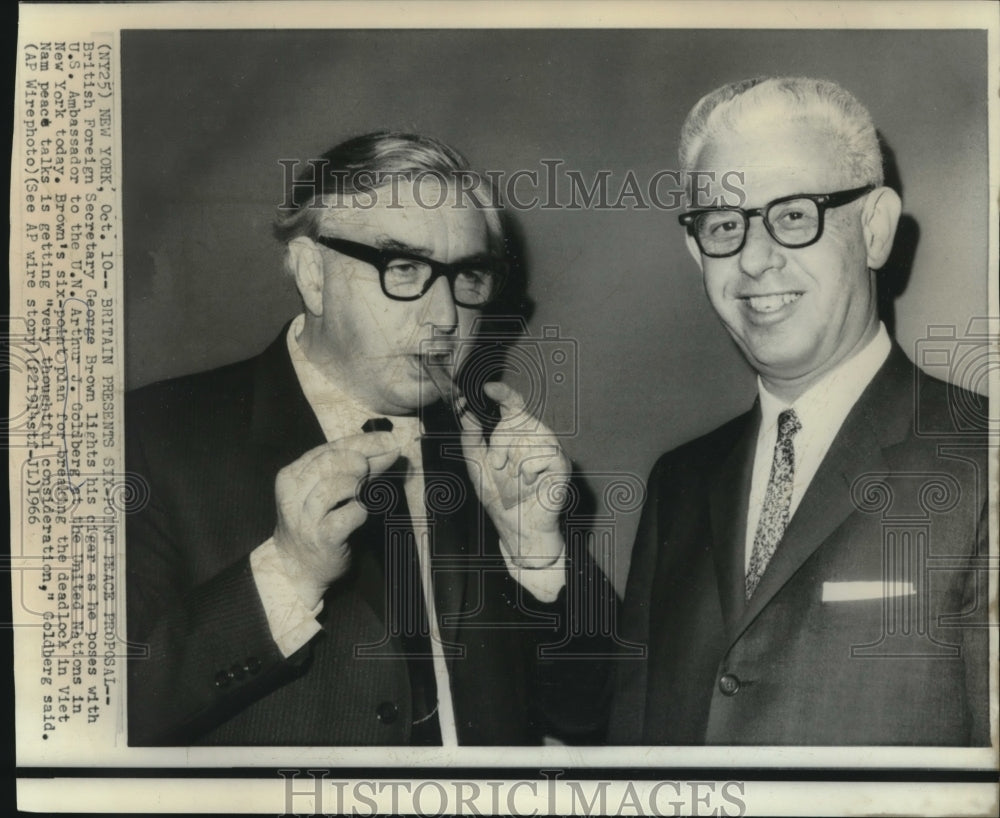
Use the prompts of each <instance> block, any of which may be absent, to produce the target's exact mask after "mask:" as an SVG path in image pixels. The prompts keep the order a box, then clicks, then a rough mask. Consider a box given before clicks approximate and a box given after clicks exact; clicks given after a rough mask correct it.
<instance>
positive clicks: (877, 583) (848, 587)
mask: <svg viewBox="0 0 1000 818" xmlns="http://www.w3.org/2000/svg"><path fill="white" fill-rule="evenodd" d="M916 592H917V589H916V588H914V587H913V583H912V582H886V581H885V580H881V579H876V580H871V581H868V580H863V581H859V582H824V583H823V601H824V602H857V601H858V600H862V599H892V598H894V597H900V596H912V595H913V594H915V593H916Z"/></svg>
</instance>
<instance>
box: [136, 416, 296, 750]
mask: <svg viewBox="0 0 1000 818" xmlns="http://www.w3.org/2000/svg"><path fill="white" fill-rule="evenodd" d="M126 453H127V458H128V463H129V470H130V471H131V472H132V473H133V474H135V475H137V476H138V477H141V478H142V479H144V480H146V481H147V483H148V484H149V485H148V491H149V501H148V503H147V504H146V506H145V507H143V508H141V509H138V510H137V511H136V512H135V513H132V514H130V515H129V517H128V518H127V526H126V528H127V531H126V543H127V546H126V547H127V557H126V560H127V561H126V572H127V608H128V612H127V613H128V633H129V640H130V656H129V661H128V683H129V686H128V718H129V741H130V743H131V744H133V745H156V744H188V743H191V742H192V740H194V739H195V738H197V737H198V736H199V735H201V734H203V733H204V732H206V731H208V730H210V729H212V728H213V727H214V726H216V725H218V724H219V723H221V722H222V721H224V720H225V719H226V718H228V716H229V715H231V714H232V713H234V712H236V711H238V710H240V709H242V708H243V707H245V706H246V705H247V704H248V703H250V702H251V701H254V700H255V699H257V698H259V697H260V696H262V695H264V694H265V693H267V692H268V691H269V690H272V689H274V688H275V687H276V686H278V685H280V684H282V683H283V682H284V681H285V680H286V679H287V678H288V677H289V674H290V673H291V674H294V672H295V669H296V667H297V666H299V665H301V663H302V662H303V661H304V659H305V658H306V656H307V654H308V650H309V648H308V646H306V647H304V648H303V649H302V650H300V651H298V652H297V653H295V654H293V655H292V656H291V657H289V658H288V659H285V657H284V656H283V655H282V653H281V651H280V650H279V649H278V646H277V645H276V644H275V642H274V639H273V638H272V636H271V632H270V628H269V626H268V620H267V616H266V614H265V612H264V609H263V606H262V605H261V601H260V596H259V594H258V592H257V588H256V585H255V583H254V578H253V573H252V570H251V567H250V561H249V558H248V557H244V558H242V559H239V560H237V561H236V562H234V563H233V564H232V565H230V566H229V567H228V568H226V569H224V570H222V571H221V572H220V573H218V574H217V575H215V576H213V577H212V578H210V579H209V580H207V581H205V582H202V583H200V584H198V585H195V586H193V587H192V586H191V584H190V582H189V581H188V578H187V576H188V574H187V571H188V568H187V566H186V562H185V560H184V559H182V554H181V553H180V550H179V547H178V543H177V542H176V540H175V537H174V536H173V534H172V529H171V524H170V519H169V515H167V514H166V513H164V511H163V509H162V508H161V507H160V506H159V503H158V500H159V496H158V494H157V485H156V476H155V475H152V474H151V473H150V470H149V468H148V466H147V463H146V458H145V456H144V453H143V447H142V444H141V440H140V438H139V435H138V434H135V433H133V432H132V430H130V435H129V439H128V440H127V452H126Z"/></svg>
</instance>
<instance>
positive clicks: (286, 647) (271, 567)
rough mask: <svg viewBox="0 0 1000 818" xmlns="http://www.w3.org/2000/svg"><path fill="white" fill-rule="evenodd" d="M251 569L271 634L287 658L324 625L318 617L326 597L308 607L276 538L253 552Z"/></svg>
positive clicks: (267, 541)
mask: <svg viewBox="0 0 1000 818" xmlns="http://www.w3.org/2000/svg"><path fill="white" fill-rule="evenodd" d="M250 570H251V572H252V573H253V580H254V583H255V584H256V585H257V593H258V594H259V595H260V601H261V604H262V605H263V607H264V614H265V615H266V616H267V624H268V627H269V628H270V629H271V637H272V638H273V639H274V642H275V644H276V645H277V646H278V650H280V651H281V655H282V656H284V657H285V658H286V659H287V658H288V657H289V656H291V655H292V654H293V653H295V651H297V650H298V649H299V648H301V647H302V646H303V645H305V644H306V642H308V641H309V640H310V639H312V638H313V637H314V636H315V635H316V634H317V633H319V632H320V631H321V630H322V629H323V628H322V626H321V625H320V624H319V622H317V621H316V617H317V616H318V615H319V612H320V611H322V610H323V600H320V601H319V602H318V603H317V604H316V607H314V608H312V609H310V608H308V607H306V604H305V603H304V602H303V601H302V598H301V597H300V596H299V594H298V592H297V591H296V590H295V586H294V585H293V584H292V581H291V579H290V578H289V577H288V574H287V573H286V572H285V569H284V565H283V563H282V561H281V554H279V553H278V546H277V545H275V542H274V539H273V538H271V539H268V540H266V541H265V542H264V543H262V544H261V545H258V546H257V547H256V548H255V549H254V550H253V551H251V552H250Z"/></svg>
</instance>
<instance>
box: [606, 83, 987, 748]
mask: <svg viewBox="0 0 1000 818" xmlns="http://www.w3.org/2000/svg"><path fill="white" fill-rule="evenodd" d="M680 159H681V167H682V169H683V170H684V171H687V172H689V173H690V172H692V171H698V172H699V178H700V179H701V180H702V182H704V180H706V179H713V178H714V179H716V180H718V179H720V178H721V177H722V175H723V174H726V173H732V172H734V171H738V172H740V173H741V174H743V176H742V178H743V179H744V187H743V192H744V196H745V200H744V201H740V202H734V201H725V200H711V201H693V202H691V205H692V207H691V209H690V210H689V211H688V212H687V213H684V214H683V215H682V216H681V223H682V224H683V225H684V226H685V227H686V228H687V232H688V236H687V246H688V249H689V251H690V253H691V255H692V257H693V258H694V260H695V262H696V264H697V265H698V267H699V268H700V269H701V272H702V275H703V276H704V283H705V290H706V292H707V294H708V298H709V301H710V302H711V304H712V307H713V308H714V309H715V311H716V313H717V314H718V316H719V319H720V320H721V321H722V323H723V325H724V326H725V328H726V330H727V331H728V332H729V334H730V335H731V336H732V338H733V340H734V341H735V343H736V345H737V346H738V347H739V349H740V351H741V352H742V353H743V355H744V356H745V357H746V359H747V361H748V362H749V363H750V365H751V366H752V367H753V369H754V370H755V371H756V372H757V374H758V380H757V388H758V398H757V400H756V401H755V402H754V405H753V406H752V408H751V409H750V410H749V411H748V412H747V413H746V414H744V415H742V416H740V417H738V418H736V419H734V420H732V421H730V422H729V423H727V424H725V425H724V426H722V427H721V428H719V429H716V430H715V431H713V432H710V433H709V434H707V435H705V436H704V437H701V438H698V439H697V440H694V441H692V442H690V443H688V444H686V445H684V446H681V447H680V448H679V449H676V450H675V451H672V452H669V453H668V454H666V455H664V456H663V457H662V458H661V459H660V460H659V462H658V463H657V464H656V466H655V467H654V469H653V472H652V475H651V477H650V480H649V490H648V499H647V504H646V507H645V509H644V513H643V519H642V522H641V524H640V529H639V533H638V536H637V540H636V545H635V548H634V551H633V555H632V565H631V569H630V574H629V581H628V586H627V590H626V602H625V611H624V615H623V631H624V633H623V636H624V637H625V639H627V640H630V641H637V642H641V643H643V644H645V645H646V646H647V651H648V653H647V657H646V658H645V660H644V661H641V662H628V663H622V664H621V667H620V670H621V671H622V672H621V673H620V675H619V678H618V684H617V689H616V694H615V702H614V705H613V709H612V716H611V727H610V731H611V740H612V742H614V743H621V744H758V745H769V744H772V745H790V744H795V745H802V744H806V745H871V744H894V745H959V746H970V745H983V744H988V743H989V741H990V734H989V704H988V690H989V672H988V658H989V648H988V638H987V637H988V633H989V630H988V627H987V625H988V608H989V605H988V585H987V582H986V580H987V577H988V573H987V571H986V570H985V569H986V566H987V563H986V559H987V557H988V542H989V540H988V537H987V503H986V486H987V485H988V472H987V464H986V437H985V413H982V415H981V416H980V417H979V418H978V419H975V418H973V419H971V420H970V419H966V420H962V421H959V420H958V418H959V415H958V414H957V413H956V412H954V411H952V410H953V409H954V408H955V407H957V406H964V407H974V406H977V405H981V402H980V401H979V400H978V399H977V398H975V397H974V396H972V395H970V394H969V393H966V392H964V391H963V390H961V389H958V388H957V387H952V386H949V385H947V384H944V383H942V382H939V381H935V380H933V379H931V378H929V377H928V376H926V375H924V374H923V373H922V372H920V371H919V370H918V369H917V368H916V367H915V366H914V365H913V364H911V363H910V361H909V360H908V359H907V357H906V356H905V354H904V353H903V350H902V349H901V348H900V347H899V346H898V345H897V344H896V343H895V342H894V341H892V340H891V339H890V337H889V335H888V333H887V331H886V328H885V326H884V325H882V324H881V323H880V321H879V318H878V315H877V312H876V272H875V271H876V270H878V269H879V268H880V267H881V266H882V265H883V264H884V263H885V261H886V259H887V258H888V256H889V252H890V250H891V248H892V244H893V237H894V233H895V229H896V224H897V220H898V218H899V215H900V207H901V204H900V199H899V196H898V195H897V194H896V192H895V191H893V190H891V189H890V188H887V187H885V186H884V185H883V169H882V158H881V152H880V148H879V142H878V138H877V136H876V131H875V127H874V125H873V123H872V121H871V118H870V116H869V114H868V112H867V111H866V110H865V108H864V107H863V106H862V105H861V104H860V103H859V102H858V101H857V100H856V99H855V98H854V97H853V96H852V95H851V94H850V93H848V92H847V91H845V90H844V89H843V88H841V87H839V86H837V85H836V84H834V83H832V82H827V81H822V80H811V79H802V78H771V79H755V80H748V81H744V82H737V83H733V84H730V85H727V86H724V87H722V88H720V89H718V90H716V91H714V92H712V93H710V94H708V95H707V96H705V97H704V98H703V99H702V100H701V101H700V102H699V103H698V104H697V105H696V106H695V107H694V109H693V110H692V111H691V113H690V114H689V115H688V117H687V120H686V122H685V124H684V128H683V131H682V134H681V147H680ZM699 188H701V189H699V190H697V191H695V192H697V193H705V192H709V191H708V190H707V189H706V188H705V187H704V185H703V184H700V185H699Z"/></svg>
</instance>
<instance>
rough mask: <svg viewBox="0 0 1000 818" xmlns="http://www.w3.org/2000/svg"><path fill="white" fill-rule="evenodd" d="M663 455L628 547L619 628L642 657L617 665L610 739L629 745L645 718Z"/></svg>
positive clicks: (635, 740)
mask: <svg viewBox="0 0 1000 818" xmlns="http://www.w3.org/2000/svg"><path fill="white" fill-rule="evenodd" d="M663 471H664V459H663V458H661V459H660V460H659V461H658V462H657V463H656V465H655V466H654V467H653V470H652V471H651V472H650V475H649V479H648V480H647V482H646V504H645V505H644V506H643V509H642V516H641V517H640V519H639V528H638V530H637V532H636V538H635V544H634V545H633V547H632V555H631V562H630V564H629V572H628V581H627V583H626V586H625V601H624V604H623V607H622V618H621V631H622V637H623V639H624V641H625V642H627V643H629V644H633V645H638V646H640V648H641V651H642V653H641V655H638V656H633V657H631V658H622V659H620V660H619V661H618V662H617V663H616V667H615V679H614V698H613V702H612V705H611V714H610V722H609V728H608V743H610V744H618V745H630V744H640V743H642V729H643V724H644V722H645V711H646V687H647V673H648V670H647V660H648V655H647V653H648V648H647V643H648V640H649V603H650V596H651V594H652V581H653V576H654V574H655V570H656V561H657V556H658V549H659V542H660V533H659V518H660V494H661V490H662V488H663V487H662V485H661V475H662V474H663Z"/></svg>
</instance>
